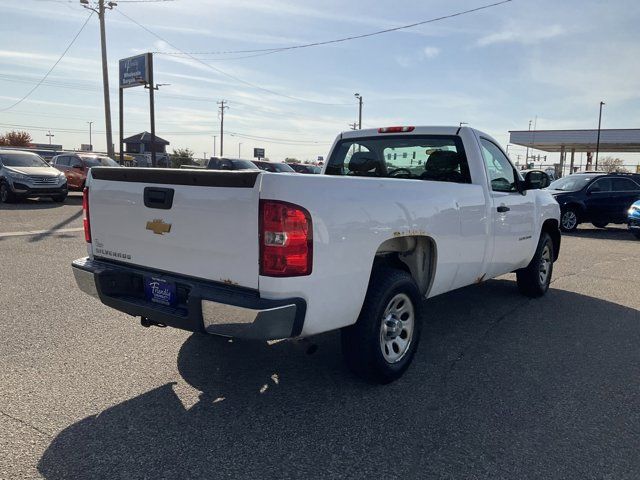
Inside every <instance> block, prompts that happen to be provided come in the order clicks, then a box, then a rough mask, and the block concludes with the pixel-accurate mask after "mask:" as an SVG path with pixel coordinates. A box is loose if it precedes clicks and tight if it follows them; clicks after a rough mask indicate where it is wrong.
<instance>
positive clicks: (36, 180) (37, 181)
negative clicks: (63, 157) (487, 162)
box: [29, 175, 58, 185]
mask: <svg viewBox="0 0 640 480" xmlns="http://www.w3.org/2000/svg"><path fill="white" fill-rule="evenodd" d="M29 180H31V183H33V184H34V185H57V184H58V177H43V176H40V175H29Z"/></svg>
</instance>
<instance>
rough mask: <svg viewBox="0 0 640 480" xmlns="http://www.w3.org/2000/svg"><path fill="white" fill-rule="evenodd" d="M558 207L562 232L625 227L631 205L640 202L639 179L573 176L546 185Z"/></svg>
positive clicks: (618, 175)
mask: <svg viewBox="0 0 640 480" xmlns="http://www.w3.org/2000/svg"><path fill="white" fill-rule="evenodd" d="M549 190H550V191H551V194H552V195H553V196H554V197H555V199H556V201H557V202H558V203H559V204H560V212H561V213H560V228H562V230H564V231H565V232H570V231H573V230H575V229H576V227H577V226H578V224H580V223H586V222H590V223H592V224H593V225H595V226H596V227H598V228H604V227H606V226H607V225H608V224H609V223H627V212H628V211H629V207H630V206H631V204H632V203H634V202H635V201H637V200H640V175H636V174H629V173H626V174H625V173H609V174H606V173H575V174H573V175H569V176H567V177H563V178H560V179H558V180H556V181H555V182H552V183H551V185H549Z"/></svg>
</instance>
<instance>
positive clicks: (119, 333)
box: [0, 195, 640, 479]
mask: <svg viewBox="0 0 640 480" xmlns="http://www.w3.org/2000/svg"><path fill="white" fill-rule="evenodd" d="M80 209H81V199H80V197H79V196H77V195H73V196H72V197H70V198H69V199H68V200H67V202H66V203H65V204H63V205H60V204H56V203H52V202H48V201H29V202H25V203H22V204H19V205H11V206H5V205H2V206H0V362H1V367H0V376H1V377H0V378H1V381H0V385H1V386H2V388H1V389H0V451H1V452H2V454H1V455H0V478H7V479H15V478H38V477H44V478H47V479H63V478H91V479H98V478H109V479H116V478H123V479H124V478H127V479H131V478H153V479H156V478H337V477H345V478H451V479H460V478H467V479H471V478H492V479H494V478H508V479H521V478H580V479H585V478H611V479H637V478H640V455H639V454H638V452H639V451H640V312H639V309H640V294H639V293H640V291H639V285H640V268H639V267H638V266H639V265H640V242H639V241H637V240H635V239H634V238H633V237H632V236H631V235H630V234H628V232H626V231H625V230H624V229H622V228H610V229H607V230H596V229H595V228H593V227H592V226H591V225H585V226H584V227H583V228H581V229H579V230H578V231H577V232H576V233H575V234H573V235H571V236H564V237H563V246H562V251H561V256H560V260H559V261H558V263H557V264H556V267H555V271H554V281H553V283H552V287H551V289H550V291H549V293H548V294H547V296H546V297H544V298H542V299H536V300H530V299H527V298H525V297H523V296H521V295H519V294H518V292H517V289H516V287H515V281H514V280H515V278H514V276H513V275H509V276H505V277H502V278H500V279H497V280H491V281H488V282H485V283H483V284H481V285H478V286H473V287H468V288H465V289H462V290H459V291H456V292H452V293H449V294H446V295H443V296H440V297H437V298H434V299H431V300H429V301H428V302H427V308H426V310H427V315H426V318H425V320H424V321H425V330H424V332H423V335H424V336H423V340H422V343H421V345H420V349H419V351H418V354H417V356H416V359H415V361H414V364H413V366H412V367H411V368H410V370H409V371H408V373H407V374H406V375H405V377H403V378H402V379H401V380H400V381H398V382H396V383H394V384H392V385H388V386H384V387H382V386H372V385H368V384H365V383H363V382H361V381H360V380H358V379H357V378H355V377H354V376H353V375H351V374H350V373H349V372H348V371H347V370H346V369H345V367H344V366H343V363H342V359H341V355H340V350H339V342H338V335H337V334H335V333H333V334H328V335H322V336H320V337H318V338H314V339H313V342H314V343H315V344H316V345H317V347H318V348H317V350H316V351H315V353H313V354H309V353H308V351H309V348H308V347H309V344H308V343H306V342H279V343H274V344H271V345H268V344H266V343H250V342H229V341H226V340H224V339H219V338H215V337H207V336H203V335H198V334H196V335H192V334H189V333H187V332H182V331H178V330H173V329H160V328H150V329H145V328H143V327H141V326H140V325H139V323H138V321H136V320H135V319H133V318H131V317H128V316H126V315H124V314H120V313H118V312H115V311H113V310H110V309H109V308H107V307H105V306H103V305H101V304H100V303H99V302H98V301H97V300H95V299H92V298H90V297H88V296H85V295H84V294H82V293H81V292H79V291H78V290H77V289H76V287H75V283H74V281H73V278H72V274H71V270H70V266H69V265H70V262H71V261H72V260H73V259H75V258H78V257H81V256H84V255H86V247H85V243H84V239H83V234H82V231H81V226H82V224H81V222H82V217H81V210H80ZM51 229H56V230H58V231H57V232H56V231H51ZM327 301H330V299H327Z"/></svg>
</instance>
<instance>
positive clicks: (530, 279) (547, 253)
mask: <svg viewBox="0 0 640 480" xmlns="http://www.w3.org/2000/svg"><path fill="white" fill-rule="evenodd" d="M553 259H554V250H553V241H552V240H551V236H550V235H549V234H548V233H546V232H542V235H540V240H539V242H538V248H537V249H536V253H535V254H534V256H533V258H532V259H531V261H530V262H529V265H527V266H526V267H525V268H522V269H520V270H517V271H516V278H517V281H518V289H519V290H520V292H521V293H522V294H524V295H526V296H527V297H532V298H535V297H541V296H542V295H544V294H545V293H547V290H549V284H550V283H551V275H552V274H553Z"/></svg>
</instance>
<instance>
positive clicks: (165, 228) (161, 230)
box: [147, 218, 171, 235]
mask: <svg viewBox="0 0 640 480" xmlns="http://www.w3.org/2000/svg"><path fill="white" fill-rule="evenodd" d="M147 230H151V231H152V232H153V233H155V234H156V235H164V234H165V233H169V232H170V231H171V224H170V223H164V222H163V221H162V219H160V218H156V219H154V220H153V221H152V222H147Z"/></svg>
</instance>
